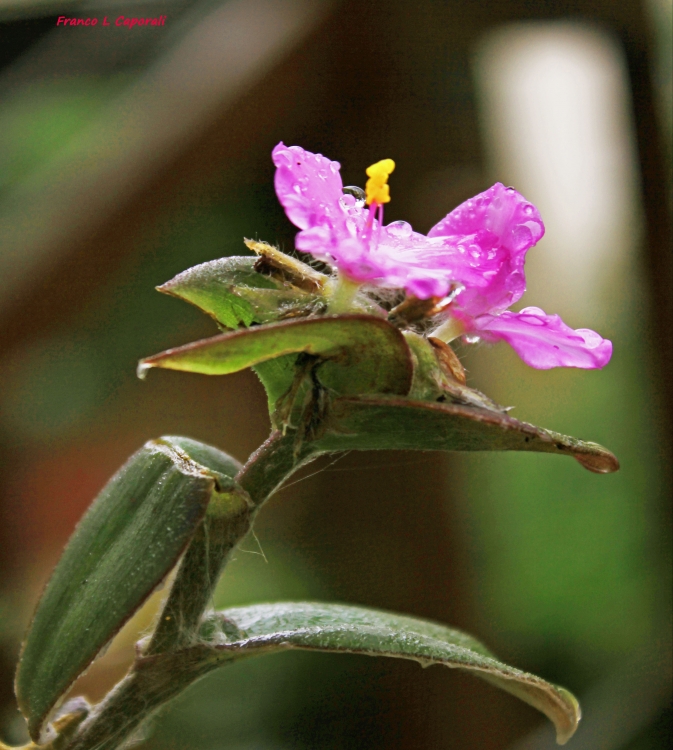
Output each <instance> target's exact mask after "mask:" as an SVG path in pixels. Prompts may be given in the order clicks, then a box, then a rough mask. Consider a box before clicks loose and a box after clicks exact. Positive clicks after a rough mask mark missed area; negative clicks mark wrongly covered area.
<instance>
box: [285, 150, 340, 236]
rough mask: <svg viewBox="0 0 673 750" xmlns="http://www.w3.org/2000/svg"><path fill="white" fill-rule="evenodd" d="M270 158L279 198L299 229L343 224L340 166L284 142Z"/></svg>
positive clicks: (289, 217) (288, 215)
mask: <svg viewBox="0 0 673 750" xmlns="http://www.w3.org/2000/svg"><path fill="white" fill-rule="evenodd" d="M271 156H272V158H273V163H274V164H275V165H276V176H275V179H274V183H275V187H276V195H277V196H278V200H279V201H280V203H281V205H282V206H283V208H284V209H285V213H286V214H287V217H288V219H290V221H291V222H292V223H293V224H294V225H295V226H296V227H298V228H299V229H310V228H312V227H316V226H332V225H333V224H334V223H335V222H336V223H337V224H342V223H343V220H344V215H343V214H344V212H343V210H342V208H341V206H340V205H339V198H341V196H342V194H343V193H342V188H343V185H342V182H341V174H340V173H339V169H340V165H339V162H336V161H331V160H330V159H327V158H326V157H324V156H322V155H321V154H312V153H311V152H310V151H305V150H304V149H303V148H301V147H299V146H286V145H285V144H284V143H282V142H281V143H279V144H278V145H277V146H276V147H275V148H274V150H273V151H272V153H271Z"/></svg>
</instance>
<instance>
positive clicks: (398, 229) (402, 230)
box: [386, 221, 412, 238]
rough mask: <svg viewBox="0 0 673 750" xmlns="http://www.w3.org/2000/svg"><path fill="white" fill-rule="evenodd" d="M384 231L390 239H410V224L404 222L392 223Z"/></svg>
mask: <svg viewBox="0 0 673 750" xmlns="http://www.w3.org/2000/svg"><path fill="white" fill-rule="evenodd" d="M386 231H387V232H388V234H389V235H390V236H391V237H399V238H405V237H411V232H412V229H411V224H409V223H408V222H406V221H393V222H392V223H390V224H388V226H387V227H386Z"/></svg>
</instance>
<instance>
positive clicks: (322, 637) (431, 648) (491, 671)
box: [147, 602, 580, 744]
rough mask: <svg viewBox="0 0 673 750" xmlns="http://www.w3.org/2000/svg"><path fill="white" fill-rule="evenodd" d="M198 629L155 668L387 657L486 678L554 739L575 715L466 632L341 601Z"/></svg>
mask: <svg viewBox="0 0 673 750" xmlns="http://www.w3.org/2000/svg"><path fill="white" fill-rule="evenodd" d="M202 634H203V636H204V637H205V638H207V645H205V646H197V647H194V648H193V649H186V650H185V651H183V652H182V653H178V654H175V655H174V656H172V657H168V658H169V659H170V660H174V661H167V662H166V663H165V664H164V665H162V668H163V669H164V670H169V669H176V668H177V667H178V664H183V665H184V670H185V672H187V671H190V672H191V673H192V674H195V675H196V674H198V675H201V674H204V673H205V672H207V671H209V670H210V669H215V668H217V667H218V666H221V665H223V664H226V663H227V662H229V661H231V660H232V659H237V658H244V657H248V656H254V655H256V654H267V653H274V652H277V651H286V650H291V649H299V650H308V651H328V652H335V653H351V654H365V655H367V656H391V657H397V658H400V659H411V660H413V661H417V662H419V663H420V664H421V666H423V667H427V666H430V665H432V664H443V665H444V666H447V667H454V668H458V669H464V670H467V671H469V672H472V673H473V674H475V675H476V676H478V677H482V678H484V679H486V680H487V681H488V682H490V683H492V684H494V685H496V686H497V687H499V688H502V689H503V690H506V691H507V692H509V693H512V694H513V695H515V696H517V697H518V698H520V699H521V700H523V701H525V702H526V703H529V704H530V705H531V706H534V707H535V708H537V709H538V710H540V711H542V713H544V714H545V715H546V716H548V717H549V718H550V719H551V721H552V722H553V723H554V725H555V727H556V735H557V741H558V742H559V744H565V742H567V741H568V739H570V737H571V736H572V735H573V734H574V732H575V730H576V729H577V723H578V722H579V719H580V709H579V704H578V703H577V700H576V699H575V698H574V697H573V696H572V695H571V693H569V692H568V691H567V690H564V689H563V688H560V687H556V686H555V685H552V684H550V683H548V682H546V681H545V680H542V679H540V678H539V677H536V676H535V675H532V674H528V673H526V672H522V671H521V670H519V669H516V668H514V667H510V666H509V665H507V664H504V663H503V662H501V661H499V660H498V659H496V658H495V657H494V656H493V654H491V653H490V651H488V650H487V649H486V648H485V647H484V646H483V645H482V644H481V643H479V642H478V641H477V640H475V639H474V638H472V637H471V636H469V635H467V634H465V633H462V632H460V631H458V630H453V629H452V628H448V627H446V626H444V625H439V624H437V623H434V622H427V621H425V620H420V619H417V618H415V617H407V616H404V615H396V614H392V613H389V612H383V611H380V610H375V609H365V608H363V607H352V606H346V605H341V604H321V603H313V602H281V603H276V604H260V605H254V606H251V607H235V608H233V609H227V610H224V611H223V612H220V613H215V614H213V615H212V616H211V618H210V619H209V620H207V621H206V622H205V624H204V626H203V631H202ZM147 666H148V668H149V667H150V666H151V665H150V664H148V665H147ZM155 666H158V665H155Z"/></svg>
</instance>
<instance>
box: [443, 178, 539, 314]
mask: <svg viewBox="0 0 673 750" xmlns="http://www.w3.org/2000/svg"><path fill="white" fill-rule="evenodd" d="M543 235H544V224H543V223H542V219H541V217H540V213H539V211H538V210H537V208H535V206H534V205H533V204H532V203H529V202H528V201H527V200H526V199H525V198H524V197H523V196H522V195H521V194H520V193H517V191H516V190H514V188H506V187H505V186H504V185H502V184H501V183H499V182H497V183H496V184H495V185H493V186H492V187H490V188H489V189H488V190H486V191H484V192H483V193H480V194H479V195H475V196H474V198H470V199H469V200H467V201H465V202H464V203H462V204H461V205H460V206H458V207H457V208H455V209H454V210H453V211H451V213H449V214H448V215H447V216H446V217H444V219H442V220H441V221H440V222H439V223H438V224H436V225H435V226H434V227H433V228H432V229H431V230H430V231H429V232H428V237H445V238H446V239H447V240H448V241H450V242H451V243H452V244H453V245H454V246H455V247H456V249H457V251H458V255H457V256H456V257H455V258H454V264H455V274H456V279H457V280H458V281H460V282H461V283H463V284H465V286H466V287H468V289H467V290H466V293H464V294H463V295H461V297H460V299H459V300H457V304H458V307H460V308H462V309H463V310H464V312H465V313H466V314H468V315H471V316H474V315H478V314H480V313H486V312H496V313H497V312H500V311H502V310H505V309H506V308H507V307H509V306H510V305H511V304H513V303H514V302H516V301H517V300H518V299H520V298H521V296H522V295H523V293H524V291H525V289H526V279H525V276H524V271H523V267H524V262H525V258H526V252H527V251H528V250H529V249H530V248H531V247H533V245H535V244H536V243H537V242H538V241H539V240H540V239H541V238H542V236H543ZM475 278H476V281H475Z"/></svg>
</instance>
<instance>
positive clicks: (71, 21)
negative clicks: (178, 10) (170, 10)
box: [56, 16, 167, 29]
mask: <svg viewBox="0 0 673 750" xmlns="http://www.w3.org/2000/svg"><path fill="white" fill-rule="evenodd" d="M166 18H167V16H159V17H158V18H127V17H126V16H118V17H117V19H116V20H115V22H114V25H115V26H126V28H128V29H132V28H133V27H134V26H165V25H166ZM111 24H112V22H111V21H110V20H108V17H107V16H103V21H102V23H101V26H110V25H111ZM56 25H57V26H97V25H98V18H68V17H67V16H59V17H58V19H57V20H56Z"/></svg>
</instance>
